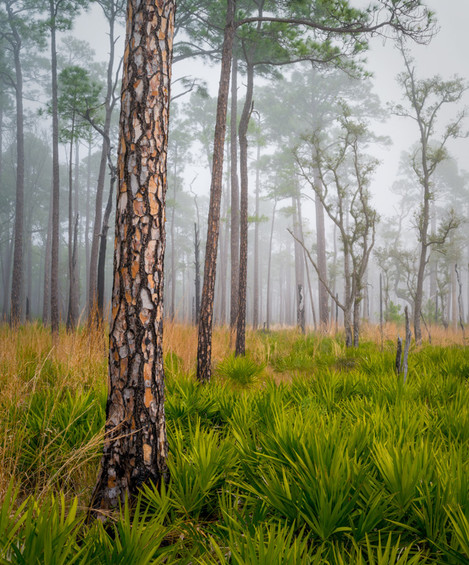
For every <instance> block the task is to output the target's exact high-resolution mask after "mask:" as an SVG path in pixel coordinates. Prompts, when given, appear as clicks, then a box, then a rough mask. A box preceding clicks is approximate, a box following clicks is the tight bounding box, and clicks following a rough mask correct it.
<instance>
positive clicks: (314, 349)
mask: <svg viewBox="0 0 469 565" xmlns="http://www.w3.org/2000/svg"><path fill="white" fill-rule="evenodd" d="M256 339H257V337H256ZM258 340H259V342H258V344H257V349H256V357H255V359H256V361H254V355H253V357H252V358H248V359H247V362H246V363H245V365H242V363H244V362H245V361H241V359H242V358H239V362H240V365H239V366H240V367H244V368H243V369H242V370H243V371H244V370H245V367H246V366H248V367H251V366H252V367H254V369H255V371H254V373H255V374H256V375H257V376H256V377H255V378H251V377H249V379H248V382H249V387H246V386H245V385H243V388H242V389H241V390H240V389H239V387H240V386H241V385H240V384H239V381H240V380H242V379H245V377H244V376H243V377H237V376H235V377H230V376H226V375H225V376H224V377H223V378H222V377H221V374H220V373H219V374H218V375H219V376H218V377H217V378H215V379H214V380H213V381H212V382H211V383H210V384H209V385H206V386H201V385H200V384H198V383H197V382H196V381H195V379H194V377H193V375H187V374H185V372H184V369H183V365H182V360H181V359H180V358H178V357H177V356H176V355H174V354H170V355H167V356H166V358H165V369H166V374H167V390H166V394H167V401H166V416H167V425H168V442H169V457H168V466H169V470H170V480H169V482H168V484H162V485H159V486H158V487H156V486H154V485H146V486H144V488H143V492H142V496H141V497H138V498H137V500H135V501H133V506H131V505H129V504H125V505H124V506H123V507H122V508H121V509H120V510H119V511H117V512H115V514H114V515H113V516H111V517H110V518H109V519H108V520H107V522H105V523H101V522H99V521H96V522H92V523H91V524H86V523H85V521H84V518H85V508H86V505H87V504H88V502H89V497H90V492H91V488H92V486H93V482H94V480H95V471H96V468H97V466H98V460H99V456H100V453H101V449H102V448H101V444H100V441H101V435H100V432H101V429H102V427H103V423H104V402H105V391H104V385H103V383H102V382H101V381H100V380H99V382H96V384H93V385H92V386H90V387H85V386H84V385H83V382H85V381H86V378H81V377H80V380H79V381H77V382H79V383H80V384H79V385H77V384H74V385H73V386H72V384H71V381H70V379H69V378H66V379H65V380H64V381H63V382H64V383H65V384H63V385H62V386H60V387H59V386H57V387H55V388H54V386H53V385H54V382H57V381H58V379H60V378H61V375H62V374H64V373H65V371H66V367H65V366H63V365H60V366H58V365H57V363H56V362H55V361H53V360H50V359H49V360H48V359H46V358H45V357H44V356H42V355H41V354H38V353H37V352H35V351H34V347H33V346H32V345H31V344H28V346H25V347H24V348H23V353H24V355H25V358H24V362H25V364H26V365H27V366H20V365H18V367H19V369H18V370H19V379H18V382H19V383H22V386H25V387H27V386H31V390H29V389H28V390H29V392H28V393H27V395H26V398H22V397H18V398H17V397H14V398H12V402H11V404H9V405H8V404H7V403H6V400H5V399H3V400H2V402H3V403H4V404H3V405H2V408H3V407H5V408H7V409H6V410H5V411H4V413H5V414H6V415H7V416H6V418H4V419H3V420H2V421H1V422H0V431H1V432H2V438H4V439H3V442H4V444H5V445H7V441H8V442H10V443H9V444H8V445H11V446H13V448H12V449H13V451H14V453H15V457H16V460H15V463H14V464H13V463H11V461H10V460H9V459H8V458H6V457H4V458H3V460H2V461H4V462H5V467H8V468H10V469H12V473H13V474H14V476H15V479H16V481H17V484H18V486H17V487H16V488H15V486H14V484H15V483H14V482H13V481H10V483H9V485H8V486H7V487H5V489H4V491H5V494H4V495H3V502H2V506H1V507H0V563H16V564H20V563H23V564H24V563H27V564H28V565H29V564H35V563H38V564H39V563H52V564H55V563H57V564H59V563H72V564H73V563H76V564H80V565H85V564H86V565H88V564H92V565H93V564H95V563H96V564H106V563H109V564H111V563H113V564H116V563H122V564H124V563H135V564H137V565H139V564H142V565H143V564H146V563H164V562H166V563H182V564H184V563H204V564H205V563H207V564H211V563H217V562H218V563H220V562H227V563H232V564H241V563H266V564H267V563H269V564H270V563H273V564H275V563H279V564H280V563H282V564H283V563H286V564H288V563H312V564H314V563H317V564H319V563H330V564H331V565H345V564H347V565H348V564H350V563H354V564H357V565H359V564H363V565H365V564H366V565H368V564H375V565H384V564H386V565H388V564H393V565H405V564H412V565H414V564H417V563H428V564H429V565H444V564H448V565H461V564H462V565H464V564H465V563H468V562H469V557H468V547H469V541H468V540H469V525H468V524H469V522H468V514H467V509H468V508H469V478H468V477H469V463H468V461H469V427H468V420H469V417H468V410H469V408H468V407H469V398H468V395H469V390H468V388H467V373H465V367H466V366H467V363H468V362H469V357H468V355H469V352H468V350H467V349H465V348H456V347H453V348H443V347H435V346H432V347H430V346H427V347H423V348H421V349H420V350H414V351H412V352H411V355H410V358H409V365H410V366H409V378H408V381H407V382H406V384H405V386H404V385H403V383H402V382H401V381H399V380H398V379H396V376H395V374H394V370H393V363H394V347H395V345H394V343H391V342H389V344H385V345H384V351H383V352H381V350H380V348H379V346H377V345H375V344H372V343H364V344H362V345H361V346H360V347H359V348H357V349H356V350H353V351H346V350H345V348H344V347H342V345H340V344H339V343H338V342H337V341H335V340H334V339H332V338H322V337H320V336H315V335H310V336H300V335H299V334H294V333H289V332H278V333H276V332H273V333H270V334H259V336H258ZM282 358H287V359H288V361H287V362H286V363H285V364H284V365H283V367H291V366H292V365H293V364H294V363H297V360H298V359H301V358H307V359H308V363H309V367H310V368H305V369H302V370H299V369H295V370H291V369H288V370H286V369H285V370H283V371H281V368H282V364H281V359H282ZM295 359H296V361H295ZM260 360H262V361H263V364H261V363H260V362H259V361H260ZM234 363H238V360H237V359H234V358H231V357H230V358H228V359H227V360H224V361H223V362H222V363H220V365H221V366H222V367H223V366H224V365H225V366H226V367H228V368H232V367H233V364H234ZM261 368H263V369H261ZM261 370H263V371H264V372H265V373H267V372H271V371H272V372H274V374H275V379H276V381H277V382H276V381H274V380H273V379H266V378H262V376H263V373H262V372H260V371H261ZM256 371H258V372H257V373H256ZM233 373H234V374H235V375H236V374H237V373H236V371H233ZM265 373H264V374H265ZM67 377H68V375H67ZM287 377H288V378H287ZM86 382H89V381H86ZM243 382H246V381H245V380H244V381H243ZM233 383H234V385H235V386H234V387H233ZM6 384H7V383H6V381H2V386H3V387H5V386H6ZM0 398H3V397H0ZM0 455H1V453H0ZM86 465H89V469H90V471H89V477H88V478H86V473H85V478H82V479H80V480H78V479H79V477H80V475H81V474H82V473H84V469H86V468H87V467H86ZM6 484H8V483H6ZM32 487H34V489H35V494H34V495H31V496H29V493H30V492H31V490H32ZM59 487H61V488H63V489H66V493H65V494H60V493H57V490H58V488H59ZM76 495H78V496H79V497H80V499H79V501H77V499H76V498H75V496H76ZM82 509H83V510H82Z"/></svg>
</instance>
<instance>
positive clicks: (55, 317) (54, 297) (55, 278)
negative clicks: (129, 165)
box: [49, 0, 60, 335]
mask: <svg viewBox="0 0 469 565" xmlns="http://www.w3.org/2000/svg"><path fill="white" fill-rule="evenodd" d="M49 8H50V18H51V21H50V35H51V71H52V247H51V292H50V296H51V329H52V334H53V335H57V334H58V332H59V323H60V312H59V229H60V219H59V214H60V210H59V206H60V178H59V117H58V109H57V47H56V23H55V15H54V14H55V6H54V0H49Z"/></svg>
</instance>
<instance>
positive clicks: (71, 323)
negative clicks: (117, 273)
mask: <svg viewBox="0 0 469 565" xmlns="http://www.w3.org/2000/svg"><path fill="white" fill-rule="evenodd" d="M74 137H75V118H74V117H73V118H72V127H71V141H70V153H69V163H68V277H69V280H68V283H69V284H68V313H67V329H68V330H72V329H74V328H75V326H76V324H77V319H78V313H77V306H76V304H75V298H76V292H75V283H76V281H75V272H74V264H73V255H74V253H73V232H74V228H73V226H74V224H75V222H74V220H73V218H74V216H73V138H74Z"/></svg>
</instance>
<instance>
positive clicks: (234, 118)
mask: <svg viewBox="0 0 469 565" xmlns="http://www.w3.org/2000/svg"><path fill="white" fill-rule="evenodd" d="M230 151H231V153H230V154H231V158H230V161H231V241H230V243H231V293H230V328H231V331H234V328H235V326H236V321H237V319H238V295H239V291H238V285H239V182H238V59H237V57H236V54H235V55H234V56H233V68H232V72H231V123H230Z"/></svg>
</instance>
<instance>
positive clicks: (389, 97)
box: [73, 0, 469, 215]
mask: <svg viewBox="0 0 469 565" xmlns="http://www.w3.org/2000/svg"><path fill="white" fill-rule="evenodd" d="M352 3H353V4H355V5H356V6H357V7H363V6H364V5H366V4H367V3H368V2H367V1H366V0H353V2H352ZM426 4H427V5H428V6H429V7H430V8H431V9H432V10H433V11H434V12H435V13H436V16H437V20H438V25H439V27H440V31H439V33H438V34H437V35H436V36H435V37H434V38H433V40H432V41H431V43H430V45H427V46H422V45H416V44H413V43H410V44H409V48H410V49H411V51H412V54H413V57H414V59H415V66H416V69H417V74H418V77H419V78H426V77H429V76H432V75H435V74H439V75H441V76H442V77H443V78H445V79H448V78H451V77H452V76H453V75H455V74H458V75H460V76H462V77H464V78H466V79H469V68H468V67H469V65H468V62H467V56H468V53H469V34H468V32H467V22H468V21H469V0H445V1H444V2H443V1H442V0H427V2H426ZM105 29H106V27H105V23H104V21H103V19H102V17H101V13H100V9H99V8H98V7H94V8H93V9H92V10H91V11H89V12H88V13H86V14H84V15H82V16H81V18H80V19H79V21H78V22H77V25H76V26H75V29H74V32H73V33H74V35H76V36H78V37H80V38H81V39H86V40H87V41H89V42H90V44H91V45H92V47H93V48H94V49H95V50H96V56H97V59H98V60H104V59H105V58H106V53H107V49H108V48H107V37H106V34H105ZM123 34H124V30H122V36H123ZM368 69H369V70H370V71H371V72H372V73H373V75H374V78H373V82H374V85H375V92H376V93H377V94H378V95H379V96H380V98H381V100H382V102H383V105H386V103H388V102H398V101H399V100H400V97H401V92H400V90H399V87H398V85H397V83H396V75H397V74H398V73H399V72H400V71H401V70H402V60H401V56H400V54H399V52H398V51H397V50H396V49H395V47H394V45H393V43H392V41H389V40H388V41H387V42H386V43H383V40H382V39H380V38H374V39H372V40H371V49H370V51H369V53H368ZM185 74H195V75H200V76H202V77H203V78H205V80H207V81H208V83H209V86H210V90H211V92H212V94H213V95H215V94H216V88H217V85H218V79H219V67H218V66H208V65H206V64H202V63H197V62H194V61H191V62H186V63H181V64H179V65H175V68H174V75H173V76H174V77H177V76H181V75H185ZM465 104H468V105H469V95H468V94H467V93H466V97H465ZM466 126H467V129H469V119H468V120H467V124H466ZM377 129H378V132H379V133H380V134H382V135H387V136H389V137H390V138H391V139H392V142H393V145H392V146H391V147H390V148H388V149H386V150H383V151H381V152H379V153H378V157H379V159H380V160H381V161H382V165H381V166H380V168H379V170H378V172H377V175H376V177H375V182H374V183H373V184H374V190H373V192H374V194H375V197H376V205H377V207H378V209H379V211H380V213H382V214H384V215H390V214H391V213H392V210H391V209H390V208H392V203H393V202H394V197H393V196H392V194H391V193H390V188H391V186H392V184H393V182H394V180H395V178H396V175H397V172H398V163H399V156H400V152H401V151H402V150H404V149H408V148H409V147H410V146H411V145H412V143H414V142H415V141H416V140H417V139H418V134H417V130H416V126H415V124H414V123H412V121H411V120H406V119H404V118H397V117H392V116H390V117H389V118H388V119H387V120H386V122H385V123H384V124H379V125H377ZM449 149H450V151H451V153H452V154H453V155H454V156H455V157H457V158H458V161H459V166H460V168H462V169H466V170H469V166H468V165H467V164H466V159H467V155H468V154H469V140H468V139H460V140H457V141H453V142H451V144H450V145H449ZM200 180H201V181H202V179H200ZM202 182H204V181H202ZM207 188H208V186H207Z"/></svg>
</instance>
